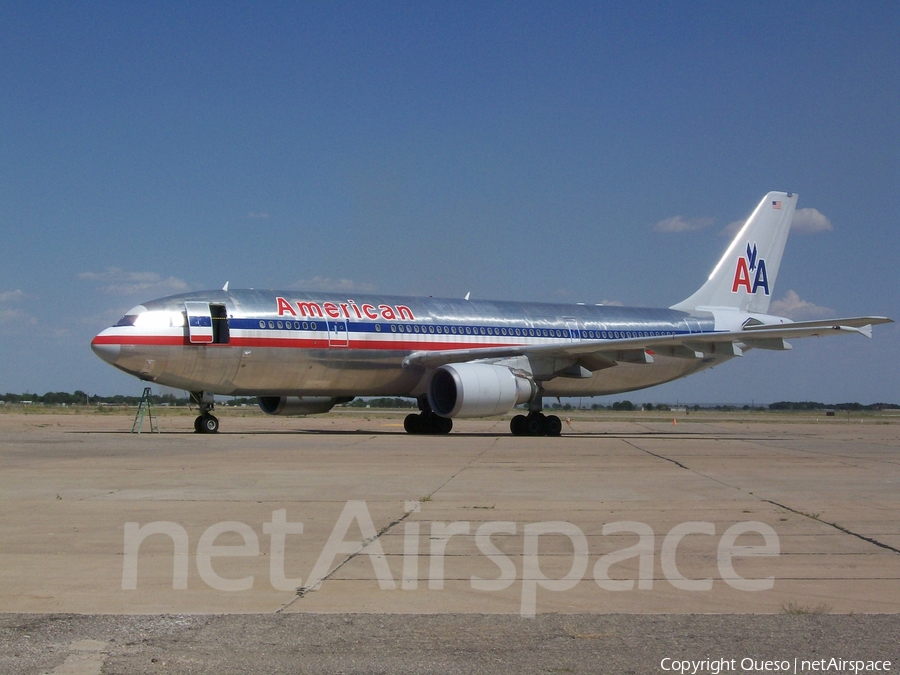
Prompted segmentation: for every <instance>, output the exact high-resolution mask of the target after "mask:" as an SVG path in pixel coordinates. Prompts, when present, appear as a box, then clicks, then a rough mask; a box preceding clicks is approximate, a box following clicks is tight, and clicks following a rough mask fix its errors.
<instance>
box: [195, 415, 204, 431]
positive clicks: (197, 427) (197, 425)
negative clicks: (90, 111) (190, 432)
mask: <svg viewBox="0 0 900 675" xmlns="http://www.w3.org/2000/svg"><path fill="white" fill-rule="evenodd" d="M202 422H203V418H202V417H195V418H194V433H195V434H202V433H203V431H204V429H203V427H202V426H201V423H202Z"/></svg>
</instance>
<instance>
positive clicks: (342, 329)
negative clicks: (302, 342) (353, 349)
mask: <svg viewBox="0 0 900 675" xmlns="http://www.w3.org/2000/svg"><path fill="white" fill-rule="evenodd" d="M326 323H327V324H328V346H329V347H347V346H349V344H350V338H349V334H348V330H347V329H348V323H347V321H346V320H345V319H333V320H332V319H329V320H328V321H327V322H326Z"/></svg>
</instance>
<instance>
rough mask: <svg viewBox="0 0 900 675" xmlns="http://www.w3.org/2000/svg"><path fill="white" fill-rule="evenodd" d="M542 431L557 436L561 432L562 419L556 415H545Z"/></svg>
mask: <svg viewBox="0 0 900 675" xmlns="http://www.w3.org/2000/svg"><path fill="white" fill-rule="evenodd" d="M544 433H546V434H547V435H548V436H559V435H560V434H561V433H562V420H561V419H559V418H558V417H557V416H556V415H547V419H546V420H544Z"/></svg>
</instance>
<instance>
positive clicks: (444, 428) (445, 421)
mask: <svg viewBox="0 0 900 675" xmlns="http://www.w3.org/2000/svg"><path fill="white" fill-rule="evenodd" d="M432 422H433V423H432V425H431V426H432V429H434V433H436V434H449V433H450V432H451V431H452V430H453V420H451V419H450V418H449V417H438V416H437V415H435V416H434V420H432Z"/></svg>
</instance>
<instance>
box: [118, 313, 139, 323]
mask: <svg viewBox="0 0 900 675" xmlns="http://www.w3.org/2000/svg"><path fill="white" fill-rule="evenodd" d="M137 318H138V315H137V314H126V315H125V316H123V317H122V318H121V319H119V322H118V323H117V324H116V326H133V325H134V322H135V321H137Z"/></svg>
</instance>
